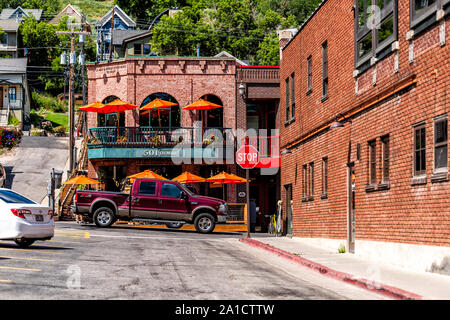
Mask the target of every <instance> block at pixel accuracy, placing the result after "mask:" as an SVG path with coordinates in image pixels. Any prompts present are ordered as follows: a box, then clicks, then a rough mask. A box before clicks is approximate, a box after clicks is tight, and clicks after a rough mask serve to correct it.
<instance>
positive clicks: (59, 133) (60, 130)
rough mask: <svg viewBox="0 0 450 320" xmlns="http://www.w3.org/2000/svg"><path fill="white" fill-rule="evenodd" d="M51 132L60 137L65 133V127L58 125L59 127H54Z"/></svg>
mask: <svg viewBox="0 0 450 320" xmlns="http://www.w3.org/2000/svg"><path fill="white" fill-rule="evenodd" d="M53 132H54V133H55V134H56V135H57V136H61V137H62V136H64V134H65V133H66V129H65V128H64V126H59V127H56V128H55V129H53Z"/></svg>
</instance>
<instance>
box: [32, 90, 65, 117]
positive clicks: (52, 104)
mask: <svg viewBox="0 0 450 320" xmlns="http://www.w3.org/2000/svg"><path fill="white" fill-rule="evenodd" d="M31 98H32V101H33V104H32V105H33V108H34V109H37V110H39V109H44V110H51V111H53V112H67V105H66V104H65V103H64V102H62V101H60V100H58V98H55V97H51V96H49V95H46V94H41V93H38V92H35V91H34V92H32V94H31Z"/></svg>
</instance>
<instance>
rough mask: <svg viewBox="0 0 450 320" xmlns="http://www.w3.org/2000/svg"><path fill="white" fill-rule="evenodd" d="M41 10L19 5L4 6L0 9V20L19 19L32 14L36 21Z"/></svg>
mask: <svg viewBox="0 0 450 320" xmlns="http://www.w3.org/2000/svg"><path fill="white" fill-rule="evenodd" d="M42 11H43V10H42V9H23V8H22V7H20V6H19V7H17V8H15V9H10V8H6V9H3V10H2V13H1V14H0V20H8V19H15V20H17V21H19V20H23V19H25V18H27V17H30V16H34V18H35V19H36V20H37V21H40V20H41V17H42Z"/></svg>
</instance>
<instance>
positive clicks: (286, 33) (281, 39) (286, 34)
mask: <svg viewBox="0 0 450 320" xmlns="http://www.w3.org/2000/svg"><path fill="white" fill-rule="evenodd" d="M296 33H297V29H284V30H280V31H278V43H279V45H280V62H281V60H282V58H283V55H282V49H283V48H284V46H285V45H286V44H287V43H288V42H289V40H291V39H292V38H293V37H294V36H295V34H296Z"/></svg>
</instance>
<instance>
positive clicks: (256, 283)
mask: <svg viewBox="0 0 450 320" xmlns="http://www.w3.org/2000/svg"><path fill="white" fill-rule="evenodd" d="M240 237H242V235H241V234H239V233H213V234H209V235H202V234H198V233H196V232H191V231H182V230H167V229H137V228H127V227H112V228H109V229H98V228H96V227H95V226H90V225H86V226H83V225H77V224H75V223H74V222H57V229H56V235H55V237H54V239H52V240H51V241H45V242H37V243H35V244H34V245H33V246H32V247H30V248H29V249H26V250H23V249H19V248H18V247H16V246H15V244H14V243H12V242H6V241H0V299H89V300H91V299H158V300H160V299H163V300H166V299H182V300H184V299H194V300H211V299H220V300H223V299H250V300H258V299H275V300H284V299H379V298H380V297H379V296H377V295H376V294H374V293H371V292H367V291H365V290H362V289H360V288H355V287H353V286H350V285H347V284H345V283H341V282H338V281H335V280H332V279H331V280H330V279H329V278H327V277H323V276H322V275H320V274H317V273H313V272H312V271H310V270H309V269H306V268H299V267H298V265H296V266H294V265H289V263H290V262H285V261H284V260H283V261H281V260H278V259H281V258H278V257H276V256H272V255H271V254H269V255H268V254H267V253H263V252H261V251H260V250H259V249H256V248H252V247H249V246H247V245H245V244H242V243H240V242H239V241H238V239H239V238H240Z"/></svg>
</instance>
